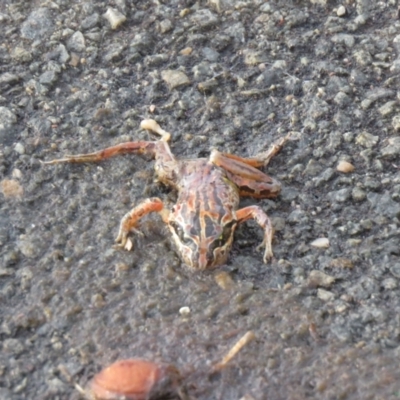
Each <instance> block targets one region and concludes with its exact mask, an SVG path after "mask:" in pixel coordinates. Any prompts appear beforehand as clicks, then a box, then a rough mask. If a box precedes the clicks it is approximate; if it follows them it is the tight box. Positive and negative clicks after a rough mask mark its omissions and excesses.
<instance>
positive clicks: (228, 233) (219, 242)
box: [212, 220, 237, 250]
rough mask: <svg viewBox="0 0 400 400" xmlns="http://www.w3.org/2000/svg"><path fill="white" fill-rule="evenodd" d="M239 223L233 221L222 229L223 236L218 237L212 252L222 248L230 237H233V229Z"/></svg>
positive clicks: (213, 244)
mask: <svg viewBox="0 0 400 400" xmlns="http://www.w3.org/2000/svg"><path fill="white" fill-rule="evenodd" d="M236 223H237V221H235V220H233V221H231V222H228V223H227V224H226V225H225V226H224V228H223V229H222V233H221V235H219V236H218V238H217V239H216V240H214V242H213V243H212V250H214V249H216V248H218V247H222V246H223V245H224V244H225V243H226V242H228V240H229V239H230V237H231V236H232V229H234V227H235V226H236Z"/></svg>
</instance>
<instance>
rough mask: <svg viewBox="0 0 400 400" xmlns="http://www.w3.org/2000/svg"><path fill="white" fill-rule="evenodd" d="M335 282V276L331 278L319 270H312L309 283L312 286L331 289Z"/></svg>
mask: <svg viewBox="0 0 400 400" xmlns="http://www.w3.org/2000/svg"><path fill="white" fill-rule="evenodd" d="M334 282H335V278H334V277H333V276H330V275H328V274H325V273H324V272H321V271H318V270H312V271H311V272H310V275H309V276H308V283H309V284H310V285H311V286H316V287H319V286H322V287H330V286H331V285H332V283H334Z"/></svg>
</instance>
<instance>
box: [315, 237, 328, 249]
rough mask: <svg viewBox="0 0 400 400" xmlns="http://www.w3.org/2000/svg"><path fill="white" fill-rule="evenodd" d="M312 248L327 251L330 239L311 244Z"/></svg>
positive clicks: (321, 239)
mask: <svg viewBox="0 0 400 400" xmlns="http://www.w3.org/2000/svg"><path fill="white" fill-rule="evenodd" d="M311 246H313V247H319V248H322V249H326V248H328V247H329V239H328V238H318V239H315V240H314V241H312V242H311Z"/></svg>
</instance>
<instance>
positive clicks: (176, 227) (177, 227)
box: [169, 221, 192, 244]
mask: <svg viewBox="0 0 400 400" xmlns="http://www.w3.org/2000/svg"><path fill="white" fill-rule="evenodd" d="M169 225H170V226H171V227H172V229H173V230H174V231H175V233H176V235H177V236H178V238H179V240H180V241H181V242H182V243H185V244H189V243H191V242H192V240H191V239H190V238H188V237H187V236H185V234H184V232H183V229H182V227H181V226H180V225H179V224H177V223H176V222H173V221H172V222H170V223H169Z"/></svg>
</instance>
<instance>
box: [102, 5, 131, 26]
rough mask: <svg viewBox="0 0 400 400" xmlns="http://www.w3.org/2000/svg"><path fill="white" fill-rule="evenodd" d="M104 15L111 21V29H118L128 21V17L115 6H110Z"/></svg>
mask: <svg viewBox="0 0 400 400" xmlns="http://www.w3.org/2000/svg"><path fill="white" fill-rule="evenodd" d="M103 17H104V18H105V19H106V20H107V21H108V22H109V23H110V25H111V29H117V28H118V27H119V26H120V25H121V24H123V23H124V22H125V21H126V17H125V15H124V14H122V13H121V12H120V11H118V10H116V9H115V8H112V7H109V8H108V9H107V11H106V13H105V14H104V15H103Z"/></svg>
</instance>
